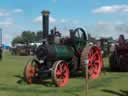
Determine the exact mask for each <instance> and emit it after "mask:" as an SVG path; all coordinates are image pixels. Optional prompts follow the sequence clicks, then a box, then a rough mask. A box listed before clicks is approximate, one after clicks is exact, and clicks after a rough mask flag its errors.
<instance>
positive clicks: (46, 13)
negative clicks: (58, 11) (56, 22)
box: [41, 10, 50, 15]
mask: <svg viewBox="0 0 128 96" xmlns="http://www.w3.org/2000/svg"><path fill="white" fill-rule="evenodd" d="M41 13H42V14H44V15H49V13H50V12H49V11H48V10H43V11H42V12H41Z"/></svg>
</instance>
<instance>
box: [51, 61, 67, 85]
mask: <svg viewBox="0 0 128 96" xmlns="http://www.w3.org/2000/svg"><path fill="white" fill-rule="evenodd" d="M51 75H52V80H53V82H54V83H55V84H56V86H58V87H63V86H65V85H66V84H67V83H68V81H69V67H68V64H67V63H66V62H64V61H62V60H59V61H56V62H55V63H54V64H53V67H52V71H51Z"/></svg>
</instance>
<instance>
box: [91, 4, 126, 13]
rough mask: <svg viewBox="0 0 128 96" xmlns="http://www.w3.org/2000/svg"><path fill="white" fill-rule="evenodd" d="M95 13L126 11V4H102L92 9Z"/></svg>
mask: <svg viewBox="0 0 128 96" xmlns="http://www.w3.org/2000/svg"><path fill="white" fill-rule="evenodd" d="M92 12H93V13H95V14H100V13H113V12H128V5H112V6H102V7H99V8H97V9H94V10H93V11H92Z"/></svg>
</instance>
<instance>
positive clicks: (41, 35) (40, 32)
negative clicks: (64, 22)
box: [35, 31, 43, 42]
mask: <svg viewBox="0 0 128 96" xmlns="http://www.w3.org/2000/svg"><path fill="white" fill-rule="evenodd" d="M42 38H43V32H42V31H38V32H37V33H36V38H35V40H36V41H37V42H38V41H41V40H42Z"/></svg>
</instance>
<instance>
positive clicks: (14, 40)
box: [12, 36, 24, 45]
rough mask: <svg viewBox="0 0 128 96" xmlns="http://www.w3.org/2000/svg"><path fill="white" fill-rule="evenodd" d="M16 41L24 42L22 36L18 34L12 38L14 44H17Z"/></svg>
mask: <svg viewBox="0 0 128 96" xmlns="http://www.w3.org/2000/svg"><path fill="white" fill-rule="evenodd" d="M16 43H24V40H23V38H22V37H21V36H17V37H15V38H14V39H13V40H12V45H15V44H16Z"/></svg>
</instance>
